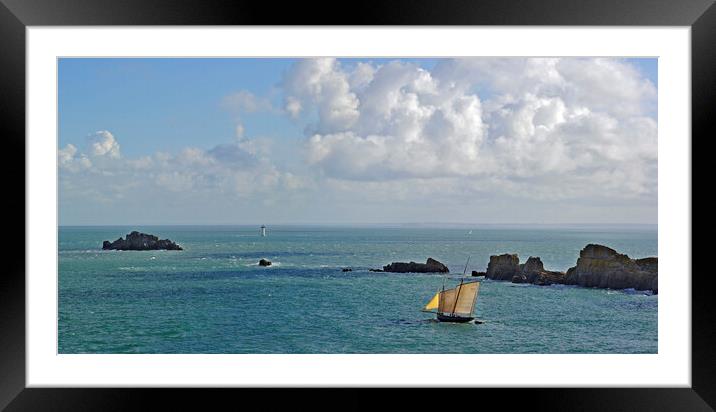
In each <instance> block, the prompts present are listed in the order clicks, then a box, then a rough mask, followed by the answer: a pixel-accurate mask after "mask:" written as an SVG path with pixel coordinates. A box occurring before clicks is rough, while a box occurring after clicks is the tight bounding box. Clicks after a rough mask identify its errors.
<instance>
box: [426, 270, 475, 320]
mask: <svg viewBox="0 0 716 412" xmlns="http://www.w3.org/2000/svg"><path fill="white" fill-rule="evenodd" d="M467 261H468V263H469V262H470V258H468V259H467ZM466 271H467V264H466V265H465V270H464V271H463V276H464V275H465V272H466ZM479 290H480V282H477V281H475V282H465V281H464V279H460V284H459V285H457V286H456V287H454V288H452V289H445V283H443V288H442V290H440V291H438V292H437V293H436V294H435V296H433V298H432V299H430V302H428V304H427V305H425V308H423V312H431V313H433V312H432V311H433V310H434V309H437V312H436V313H437V319H438V321H440V322H457V323H465V322H470V321H471V320H473V319H475V318H474V317H473V316H472V312H473V310H474V308H475V301H476V300H477V292H478V291H479ZM480 323H481V322H480Z"/></svg>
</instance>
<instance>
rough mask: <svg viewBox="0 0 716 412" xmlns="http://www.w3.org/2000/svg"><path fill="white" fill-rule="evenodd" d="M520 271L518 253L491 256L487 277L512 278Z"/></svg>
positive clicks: (497, 278)
mask: <svg viewBox="0 0 716 412" xmlns="http://www.w3.org/2000/svg"><path fill="white" fill-rule="evenodd" d="M519 273H520V258H519V257H518V256H517V255H510V254H507V253H505V254H504V255H497V256H495V255H493V256H490V263H488V264H487V272H485V277H486V278H487V279H495V280H512V277H513V276H515V275H518V274H519Z"/></svg>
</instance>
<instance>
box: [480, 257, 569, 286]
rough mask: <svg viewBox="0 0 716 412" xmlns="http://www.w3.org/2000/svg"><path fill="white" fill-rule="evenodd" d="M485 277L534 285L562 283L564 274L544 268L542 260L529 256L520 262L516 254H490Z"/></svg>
mask: <svg viewBox="0 0 716 412" xmlns="http://www.w3.org/2000/svg"><path fill="white" fill-rule="evenodd" d="M485 277H486V278H488V279H495V280H509V281H511V282H512V283H532V284H535V285H551V284H553V283H564V279H565V274H564V273H563V272H555V271H549V270H545V269H544V264H543V263H542V260H541V259H540V258H538V257H533V256H530V257H529V258H528V259H527V261H526V262H525V263H523V264H520V258H519V256H517V255H516V254H504V255H493V256H490V263H488V265H487V272H486V273H485Z"/></svg>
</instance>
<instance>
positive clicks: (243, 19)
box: [0, 0, 716, 411]
mask: <svg viewBox="0 0 716 412" xmlns="http://www.w3.org/2000/svg"><path fill="white" fill-rule="evenodd" d="M319 11H322V12H319ZM278 24H280V25H284V24H287V25H508V26H510V25H512V26H513V25H557V26H575V25H588V26H602V25H609V26H621V25H628V26H634V25H636V26H689V27H691V41H692V44H691V58H692V62H691V63H692V103H691V104H692V107H691V109H692V136H691V142H692V147H693V143H694V142H695V141H696V138H695V137H696V136H698V135H703V136H701V138H702V139H704V138H707V137H708V136H707V135H706V130H708V129H709V127H708V126H709V123H710V122H711V121H712V119H713V118H716V117H715V116H714V107H715V105H714V103H716V102H715V101H714V95H715V94H716V93H715V92H716V76H715V73H716V47H714V46H713V45H714V44H716V6H714V5H713V1H711V0H689V1H671V0H651V1H649V0H631V1H619V0H541V1H533V0H531V1H517V0H509V1H508V0H482V1H480V0H441V1H435V0H433V1H430V0H401V1H391V2H387V1H386V2H378V1H361V2H356V3H355V4H353V3H352V4H351V5H350V12H347V11H346V9H344V8H342V7H341V6H340V5H339V4H338V3H333V4H331V3H328V4H323V3H319V2H315V3H306V2H281V3H280V5H279V4H277V3H270V2H256V1H253V2H249V1H243V0H242V1H233V2H229V1H219V0H217V1H203V2H195V1H186V0H174V1H170V0H161V1H157V0H155V1H148V0H143V1H142V0H130V1H116V0H114V1H113V0H94V1H89V0H65V1H53V0H0V44H2V47H0V70H1V71H2V76H0V99H1V103H0V119H1V120H2V121H1V123H0V124H2V125H3V126H4V127H3V129H4V130H5V133H4V134H3V135H4V138H5V139H4V143H5V148H6V151H7V152H6V153H13V154H15V156H13V157H14V162H4V163H3V168H4V169H5V170H4V173H3V176H5V177H6V178H5V179H4V182H3V183H4V186H5V187H6V188H7V189H10V190H11V193H12V197H10V196H7V199H8V200H6V201H5V202H4V209H5V210H8V212H6V219H7V223H9V224H10V225H11V226H9V227H8V228H7V230H8V232H9V233H12V235H10V236H8V237H5V236H4V238H5V239H8V238H9V239H10V242H9V244H7V245H4V246H5V248H6V250H10V251H12V252H11V253H9V254H8V255H6V256H14V257H13V258H7V257H6V259H5V260H6V265H5V270H4V271H3V273H2V274H0V409H2V408H5V407H7V410H12V411H14V410H46V409H52V410H73V411H76V410H125V409H137V408H139V409H143V408H145V407H146V406H147V405H148V404H147V402H148V398H161V400H162V402H170V403H171V404H180V405H182V406H183V407H192V406H193V407H201V408H202V409H207V408H208V407H211V405H212V404H213V405H217V404H218V403H216V402H223V401H224V400H230V401H231V403H230V405H231V404H235V405H238V402H239V401H240V402H241V403H243V402H245V400H244V398H241V399H237V398H236V394H235V393H234V391H225V390H208V391H210V393H203V392H202V393H197V392H196V390H186V389H163V390H159V391H152V390H149V389H116V388H115V389H109V388H108V389H59V388H47V389H36V388H26V387H25V382H26V379H25V378H26V375H25V359H26V358H25V343H26V342H25V261H24V258H20V256H25V253H24V252H25V248H26V247H32V245H29V244H28V245H26V244H25V241H24V240H25V235H23V238H22V241H20V238H19V235H18V234H19V233H24V225H23V223H21V219H19V218H17V217H18V216H25V219H26V218H27V215H26V214H25V208H26V206H27V205H26V204H25V200H24V199H25V181H24V179H19V178H18V177H17V176H18V175H19V174H20V170H23V171H24V170H25V158H24V156H22V157H21V156H19V155H17V154H18V153H20V152H22V153H25V33H26V32H25V28H26V26H40V25H50V26H66V25H67V26H71V25H82V26H86V25H278ZM692 153H698V152H694V151H693V149H692ZM695 163H696V162H695V159H693V160H692V165H693V164H695ZM692 174H693V175H694V176H696V174H695V173H693V172H692ZM692 187H695V186H692ZM7 189H6V190H7ZM19 199H23V200H22V201H20V200H19ZM692 202H693V200H692ZM692 204H693V203H692ZM13 209H14V210H13ZM23 220H24V219H23ZM692 221H693V211H692ZM21 226H22V227H21ZM8 232H6V233H8ZM21 245H22V246H21ZM694 246H696V245H694ZM21 248H22V250H19V249H21ZM692 255H693V252H692ZM13 259H14V260H13ZM690 267H691V262H684V268H685V270H687V268H690ZM713 278H714V275H713V274H710V273H709V272H708V271H704V272H700V273H697V271H696V270H693V276H692V279H691V282H692V299H693V300H692V363H691V370H692V385H691V387H690V388H601V389H587V388H579V389H576V388H575V389H546V388H542V389H536V388H530V389H470V393H471V395H470V396H469V399H476V398H480V404H481V405H488V404H489V403H491V402H489V400H493V399H494V400H497V401H498V402H499V403H498V404H499V405H500V407H501V408H503V407H508V408H510V407H514V406H528V407H530V408H533V409H534V408H537V409H550V410H560V409H561V410H575V409H577V410H641V409H648V410H675V409H679V410H713V408H714V407H716V355H714V350H715V349H714V348H715V345H714V343H715V341H716V340H715V339H714V337H715V336H716V327H714V325H716V315H715V311H714V303H713V302H714V300H713V299H712V297H711V293H712V291H713V290H715V289H714V280H713ZM429 384H430V382H426V385H429ZM538 384H539V383H536V385H538ZM349 391H350V390H348V389H343V390H339V393H338V394H337V396H338V397H339V398H341V397H343V398H344V400H349V401H350V402H349V403H350V405H349V406H352V407H358V406H361V405H362V404H366V403H370V402H371V401H370V400H369V398H366V397H364V396H363V395H357V394H355V393H353V392H349ZM518 391H519V393H516V392H518ZM293 392H294V393H292V394H289V395H287V396H285V397H283V398H284V399H287V400H289V401H291V402H295V401H296V400H298V401H302V400H307V401H311V402H315V400H316V399H319V398H320V397H319V396H316V395H315V394H311V395H306V394H305V393H304V392H301V393H300V394H299V393H296V392H295V391H293ZM340 392H344V394H341V393H340ZM420 393H421V395H420V396H419V399H417V400H416V399H413V401H416V402H418V403H419V404H420V405H421V408H423V409H424V408H425V407H428V405H429V403H430V402H437V401H439V399H440V397H436V396H430V395H429V394H427V395H426V394H425V392H420ZM197 395H198V396H197ZM257 395H258V397H262V398H263V399H264V400H266V399H271V398H266V396H267V395H266V394H265V392H264V391H263V390H260V391H257ZM240 396H242V397H243V396H246V395H244V394H242V395H240ZM253 396H256V395H253ZM269 396H270V395H269ZM404 396H405V395H404V394H398V398H401V397H404ZM416 396H418V395H417V394H416V395H410V396H409V398H414V397H416ZM326 399H327V398H326ZM401 399H402V400H404V398H401ZM431 399H432V401H431ZM486 400H487V401H488V402H486ZM168 405H169V403H165V404H164V406H168Z"/></svg>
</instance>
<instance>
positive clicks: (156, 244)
mask: <svg viewBox="0 0 716 412" xmlns="http://www.w3.org/2000/svg"><path fill="white" fill-rule="evenodd" d="M102 249H104V250H183V249H182V248H181V247H180V246H179V245H177V244H176V243H174V242H172V241H171V240H169V239H162V240H159V238H158V237H156V236H154V235H148V234H146V233H140V232H137V231H136V230H135V231H133V232H132V233H130V234H128V235H127V238H126V239H122V238H121V237H120V238H119V239H117V240H115V241H114V242H110V241H108V240H105V241H104V242H102Z"/></svg>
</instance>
